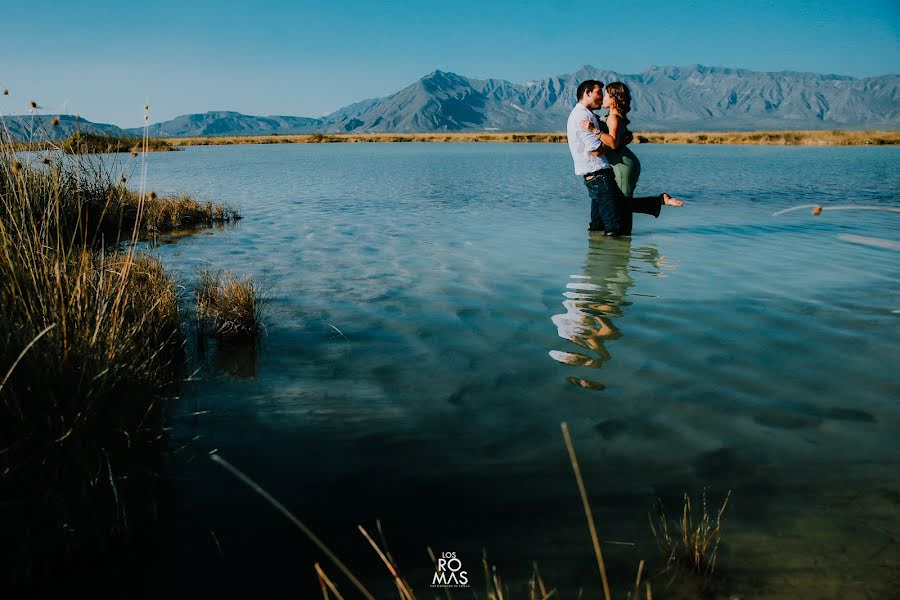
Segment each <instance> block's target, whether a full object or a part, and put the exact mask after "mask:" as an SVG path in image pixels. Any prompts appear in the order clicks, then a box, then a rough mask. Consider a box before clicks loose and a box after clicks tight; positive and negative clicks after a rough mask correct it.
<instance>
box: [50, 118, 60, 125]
mask: <svg viewBox="0 0 900 600" xmlns="http://www.w3.org/2000/svg"><path fill="white" fill-rule="evenodd" d="M50 125H52V126H53V127H56V126H57V125H59V117H53V118H52V119H51V120H50Z"/></svg>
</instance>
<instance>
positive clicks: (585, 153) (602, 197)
mask: <svg viewBox="0 0 900 600" xmlns="http://www.w3.org/2000/svg"><path fill="white" fill-rule="evenodd" d="M576 96H577V98H578V104H576V105H575V107H574V108H573V109H572V112H571V113H569V121H568V123H567V125H566V136H567V138H568V140H569V151H570V152H571V153H572V160H573V162H574V163H575V174H576V175H581V176H582V177H583V178H584V185H585V186H586V187H587V189H588V194H590V197H591V223H590V225H589V227H588V230H590V231H605V235H607V236H610V237H618V236H620V235H631V213H644V214H648V215H653V216H654V217H658V216H659V209H660V207H662V205H663V204H666V205H669V206H681V205H682V204H684V203H683V202H681V201H680V200H676V199H675V198H672V197H671V196H669V195H668V194H662V195H660V196H650V197H644V198H630V199H629V198H625V196H624V195H623V194H622V192H621V191H620V190H619V187H618V186H617V185H616V178H615V175H614V174H613V169H612V166H611V165H610V164H609V161H608V160H606V158H604V157H603V155H604V154H605V153H606V151H607V148H606V147H605V146H603V144H602V143H601V142H600V138H599V137H598V136H597V135H596V134H595V133H592V132H590V131H586V130H584V129H582V128H581V126H580V123H581V122H582V121H584V120H585V119H590V120H591V122H593V123H594V126H595V127H597V129H600V123H599V122H598V121H597V116H596V115H595V114H594V113H593V111H595V110H597V109H599V108H600V107H601V106H602V104H603V84H602V83H600V82H599V81H594V80H593V79H588V80H587V81H582V82H581V84H579V86H578V90H577V91H576Z"/></svg>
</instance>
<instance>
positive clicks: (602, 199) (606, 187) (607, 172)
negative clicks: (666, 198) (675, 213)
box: [584, 169, 662, 235]
mask: <svg viewBox="0 0 900 600" xmlns="http://www.w3.org/2000/svg"><path fill="white" fill-rule="evenodd" d="M584 185H585V186H586V187H587V189H588V193H589V194H590V195H591V226H590V229H591V230H592V231H600V230H604V231H606V233H607V234H608V235H631V217H632V214H633V213H643V214H647V215H653V216H654V217H658V216H659V209H660V207H661V206H662V196H647V197H643V198H626V197H625V196H624V195H623V194H622V192H621V190H619V186H617V185H616V178H615V175H614V174H613V170H612V169H603V170H601V171H597V175H595V176H594V177H593V179H590V180H588V179H585V180H584Z"/></svg>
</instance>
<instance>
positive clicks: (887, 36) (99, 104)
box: [0, 0, 900, 127]
mask: <svg viewBox="0 0 900 600" xmlns="http://www.w3.org/2000/svg"><path fill="white" fill-rule="evenodd" d="M695 63H699V64H704V65H716V66H727V67H741V68H746V69H752V70H760V71H781V70H794V71H812V72H819V73H838V74H842V75H852V76H855V77H865V76H872V75H884V74H887V73H894V74H896V73H900V0H883V1H881V0H879V1H866V0H860V1H858V2H849V1H844V0H832V1H830V2H813V1H808V0H792V1H789V2H787V1H785V2H782V1H777V2H776V1H758V0H743V1H739V0H735V1H733V2H732V1H730V0H697V1H694V2H677V1H674V0H670V1H668V2H667V1H651V0H629V1H625V2H608V3H596V2H595V3H592V2H585V1H581V2H571V1H568V2H558V1H551V0H542V1H530V0H520V1H518V2H506V1H503V0H495V1H491V0H477V1H474V0H454V1H452V2H451V1H448V0H444V1H441V2H431V1H429V0H421V1H418V2H412V1H409V2H407V1H390V0H382V1H377V0H376V1H367V2H362V1H358V0H331V1H328V2H319V1H312V0H299V1H298V0H295V1H293V2H275V1H266V0H258V1H256V2H253V3H251V2H241V3H238V2H222V1H221V0H219V1H217V2H209V1H206V0H200V1H190V0H180V1H176V2H173V1H167V0H164V1H159V2H154V1H153V0H148V1H145V2H132V1H131V0H114V1H108V0H90V1H88V2H84V3H79V2H72V1H71V0H66V1H65V2H58V1H45V2H40V3H35V2H26V1H24V0H15V1H13V0H0V87H5V88H8V89H9V91H10V95H9V96H0V112H2V113H3V114H19V113H24V112H27V103H28V101H29V100H30V99H32V98H33V99H35V100H36V101H38V103H39V104H40V105H41V106H43V107H44V110H45V112H48V113H50V112H53V113H56V112H66V113H72V114H75V113H79V114H81V115H82V116H84V117H85V118H87V119H89V120H92V121H99V122H111V123H115V124H117V125H120V126H124V127H133V126H137V125H140V124H141V123H142V110H143V105H144V103H145V102H149V103H150V104H151V122H155V121H162V120H167V119H170V118H172V117H175V116H177V115H181V114H186V113H194V112H206V111H207V110H237V111H239V112H243V113H247V114H256V115H270V114H282V115H296V116H321V115H323V114H325V113H328V112H331V111H333V110H335V109H337V108H340V107H342V106H345V105H347V104H349V103H351V102H355V101H358V100H362V99H364V98H371V97H376V96H383V95H386V94H389V93H392V92H394V91H397V90H399V89H400V88H402V87H404V86H406V85H409V84H410V83H412V82H414V81H415V80H416V79H418V78H419V77H421V76H423V75H425V74H427V73H429V72H431V71H433V70H434V69H441V70H445V71H453V72H456V73H459V74H462V75H466V76H470V77H479V78H484V77H496V78H501V79H508V80H510V81H517V82H524V81H528V80H530V79H539V78H542V77H547V76H550V75H558V74H562V73H571V72H573V71H575V70H577V69H578V68H579V67H580V66H581V65H584V64H591V65H594V66H597V67H602V68H608V69H612V70H615V71H619V72H623V73H637V72H640V71H643V70H644V69H645V68H646V67H647V66H649V65H678V66H682V65H688V64H695Z"/></svg>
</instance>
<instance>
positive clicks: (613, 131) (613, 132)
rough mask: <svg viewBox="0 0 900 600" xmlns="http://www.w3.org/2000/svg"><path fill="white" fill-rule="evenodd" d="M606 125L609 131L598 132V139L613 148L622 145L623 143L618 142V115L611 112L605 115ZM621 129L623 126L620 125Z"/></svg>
mask: <svg viewBox="0 0 900 600" xmlns="http://www.w3.org/2000/svg"><path fill="white" fill-rule="evenodd" d="M606 127H607V128H608V129H609V133H601V134H600V141H601V142H603V145H604V146H609V147H610V148H612V149H613V150H616V149H618V148H619V146H624V145H625V144H620V143H619V140H620V137H619V133H620V128H619V117H617V116H616V115H613V114H611V115H609V116H608V117H606ZM621 130H622V131H624V130H625V128H624V127H622V128H621Z"/></svg>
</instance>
